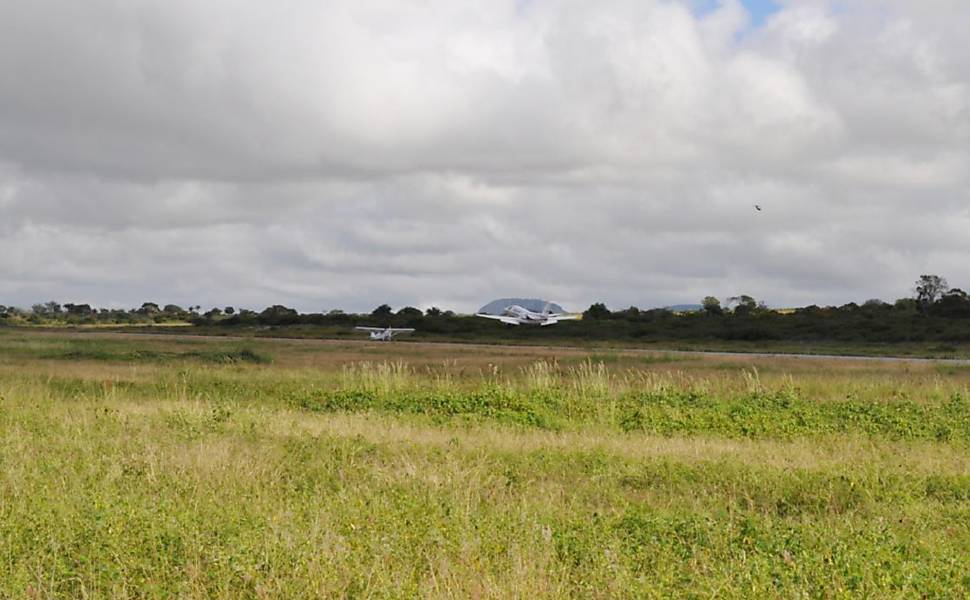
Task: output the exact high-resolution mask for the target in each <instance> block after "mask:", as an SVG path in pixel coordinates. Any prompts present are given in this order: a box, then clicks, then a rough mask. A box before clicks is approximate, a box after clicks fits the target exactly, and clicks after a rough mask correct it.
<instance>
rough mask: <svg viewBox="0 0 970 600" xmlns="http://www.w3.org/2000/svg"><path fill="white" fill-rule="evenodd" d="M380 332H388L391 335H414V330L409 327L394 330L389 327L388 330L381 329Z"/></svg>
mask: <svg viewBox="0 0 970 600" xmlns="http://www.w3.org/2000/svg"><path fill="white" fill-rule="evenodd" d="M381 331H390V332H391V333H414V329H412V328H410V327H399V328H396V329H395V328H394V327H390V328H388V329H382V330H381Z"/></svg>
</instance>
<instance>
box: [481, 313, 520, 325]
mask: <svg viewBox="0 0 970 600" xmlns="http://www.w3.org/2000/svg"><path fill="white" fill-rule="evenodd" d="M475 316H476V317H482V318H483V319H495V320H496V321H501V322H503V323H508V324H509V325H518V324H519V320H518V319H516V318H515V317H506V316H503V315H487V314H485V313H478V314H476V315H475Z"/></svg>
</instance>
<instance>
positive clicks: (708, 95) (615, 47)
mask: <svg viewBox="0 0 970 600" xmlns="http://www.w3.org/2000/svg"><path fill="white" fill-rule="evenodd" d="M697 8H698V7H697V4H696V3H691V2H686V1H685V2H676V1H672V0H662V1H661V0H607V1H603V2H596V3H589V2H579V1H574V0H561V1H544V0H515V1H513V0H509V1H507V2H504V1H497V2H488V3H481V2H472V1H461V0H459V1H454V0H448V1H444V0H426V1H422V2H418V1H410V2H382V1H377V0H374V1H370V2H351V1H340V0H335V1H334V2H327V3H320V2H313V1H310V0H294V1H293V2H289V3H287V5H286V6H285V7H281V6H279V5H271V4H267V3H265V2H257V1H256V0H233V1H232V2H229V1H228V0H212V1H210V2H204V3H200V2H190V1H188V0H172V1H169V2H164V3H161V2H149V1H147V0H131V1H129V2H123V3H122V2H116V1H114V0H91V1H89V2H85V3H71V2H63V1H57V0H33V1H32V2H10V3H4V4H2V5H0V303H6V304H22V305H28V304H31V303H33V302H36V301H41V300H46V299H51V298H54V299H58V300H61V301H75V302H91V303H93V304H111V305H122V306H125V305H132V304H140V303H141V302H142V301H145V300H149V299H151V300H155V301H159V302H176V303H182V304H202V305H203V306H210V305H225V304H234V305H237V306H251V307H254V308H258V307H261V306H264V305H267V304H270V303H277V302H279V303H285V304H288V305H292V306H296V307H298V308H301V309H303V310H324V309H329V308H335V307H341V308H345V309H348V310H369V309H370V308H372V307H373V306H374V305H376V304H379V303H382V302H390V303H392V304H394V305H396V306H401V305H404V304H410V305H416V306H430V305H432V304H436V305H441V306H446V307H450V308H454V309H458V310H473V309H475V308H477V307H478V306H480V305H482V304H484V303H485V302H486V301H488V300H490V299H492V298H495V297H501V296H522V295H525V296H541V297H549V298H552V299H554V300H556V301H559V302H560V303H561V304H563V305H565V306H566V307H567V308H570V309H582V308H584V307H585V306H588V305H589V303H591V302H594V301H605V302H607V303H608V304H609V305H610V306H612V307H615V308H621V307H624V306H628V305H631V304H635V305H638V306H641V307H650V306H656V305H665V304H671V303H679V302H693V301H697V300H698V299H699V298H701V297H703V296H704V295H708V294H714V295H718V296H727V295H735V294H737V293H741V292H744V293H748V294H752V295H755V296H756V297H758V298H763V299H765V300H767V301H768V302H770V303H771V304H773V305H776V306H784V305H801V304H808V303H836V304H839V303H843V302H847V301H850V300H856V301H861V300H865V299H866V298H868V297H884V298H889V299H891V298H895V297H898V296H902V295H906V294H907V293H908V292H909V287H910V286H911V282H912V280H914V279H915V277H916V276H917V275H919V274H920V273H922V272H937V273H940V274H942V275H946V276H948V278H949V279H950V281H951V283H953V284H954V285H962V286H964V287H970V280H961V279H960V277H964V278H965V279H967V278H970V276H968V275H966V268H965V265H966V257H967V256H968V253H970V235H968V232H970V192H968V190H970V185H968V184H970V38H968V36H966V34H965V32H964V31H963V28H964V25H965V23H967V22H968V21H970V5H968V4H967V3H966V2H964V1H963V0H927V1H926V2H921V3H919V5H918V6H917V5H916V3H912V2H908V1H903V0H878V1H877V0H858V1H856V2H852V3H846V2H841V1H835V0H832V1H824V0H804V1H796V0H791V1H788V2H783V3H779V8H778V10H777V11H776V12H774V13H773V14H771V15H769V16H767V17H766V18H765V19H764V20H763V21H762V22H760V23H757V24H756V23H755V20H753V19H752V15H751V14H750V13H749V12H748V11H747V9H746V8H745V6H744V5H743V4H742V3H740V2H738V1H736V0H725V1H723V2H719V3H717V4H716V6H715V8H714V9H713V10H703V11H702V10H698V9H697ZM754 204H758V205H761V206H762V207H763V209H764V210H763V211H761V212H757V211H755V210H754V208H753V205H754Z"/></svg>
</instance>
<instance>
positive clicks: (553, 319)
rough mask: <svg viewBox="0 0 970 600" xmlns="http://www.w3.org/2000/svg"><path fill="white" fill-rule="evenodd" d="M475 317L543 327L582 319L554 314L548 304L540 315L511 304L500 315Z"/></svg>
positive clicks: (578, 315)
mask: <svg viewBox="0 0 970 600" xmlns="http://www.w3.org/2000/svg"><path fill="white" fill-rule="evenodd" d="M475 316H476V317H482V318H485V319H495V320H496V321H501V322H503V323H508V324H509V325H541V326H543V327H545V326H547V325H555V324H556V323H558V322H559V321H576V320H579V319H582V318H583V315H582V314H576V313H554V312H552V311H550V310H549V305H548V304H546V307H545V308H544V309H543V310H542V312H541V313H537V312H533V311H531V310H528V309H526V308H522V307H521V306H519V305H518V304H513V305H512V306H508V307H506V308H505V310H503V311H502V314H500V315H489V314H486V313H478V314H477V315H475Z"/></svg>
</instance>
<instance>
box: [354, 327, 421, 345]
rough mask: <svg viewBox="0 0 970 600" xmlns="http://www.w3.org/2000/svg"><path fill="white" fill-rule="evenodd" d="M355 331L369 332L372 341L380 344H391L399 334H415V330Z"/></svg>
mask: <svg viewBox="0 0 970 600" xmlns="http://www.w3.org/2000/svg"><path fill="white" fill-rule="evenodd" d="M354 329H356V330H358V331H366V332H368V333H369V334H370V339H372V340H375V341H378V342H389V341H391V339H392V338H393V337H394V336H395V335H397V334H399V333H414V330H413V329H410V328H394V327H355V328H354Z"/></svg>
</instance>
